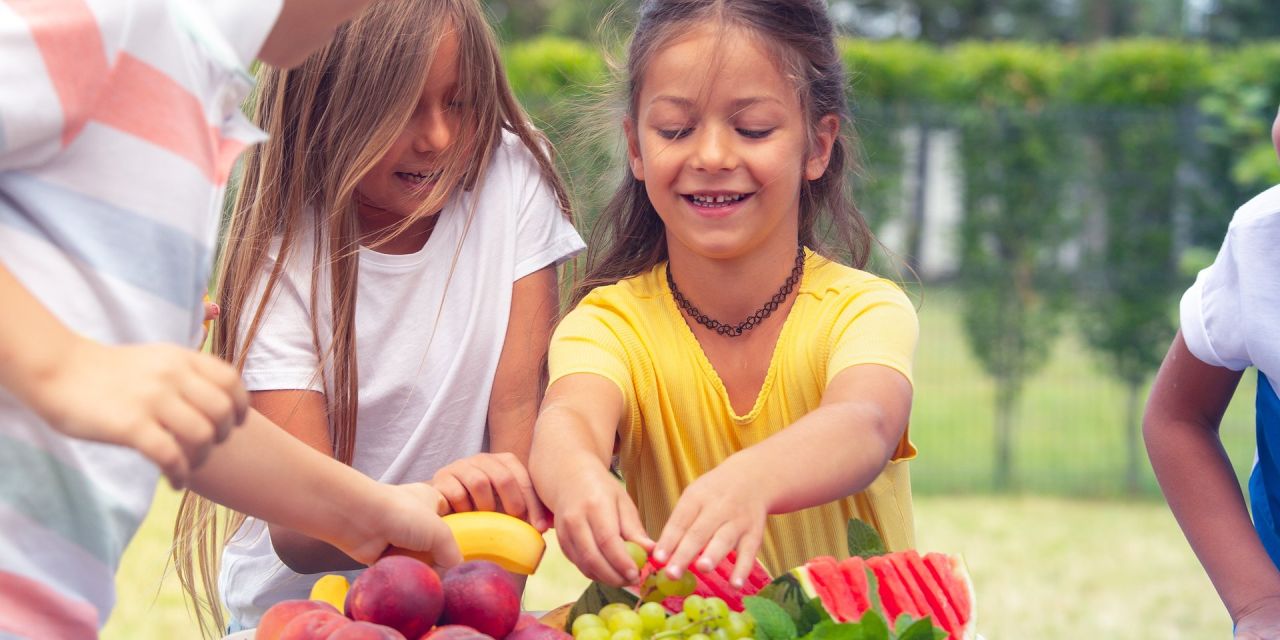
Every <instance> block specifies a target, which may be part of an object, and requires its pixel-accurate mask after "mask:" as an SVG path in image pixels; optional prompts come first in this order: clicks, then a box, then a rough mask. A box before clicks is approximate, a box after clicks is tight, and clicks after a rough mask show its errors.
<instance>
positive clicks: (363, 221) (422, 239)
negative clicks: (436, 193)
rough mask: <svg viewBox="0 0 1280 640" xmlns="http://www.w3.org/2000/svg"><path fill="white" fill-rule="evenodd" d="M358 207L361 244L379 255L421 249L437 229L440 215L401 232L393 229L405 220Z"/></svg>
mask: <svg viewBox="0 0 1280 640" xmlns="http://www.w3.org/2000/svg"><path fill="white" fill-rule="evenodd" d="M370 209H371V208H370V207H365V206H362V207H361V208H360V244H361V245H362V246H366V247H369V248H371V249H373V250H374V251H377V252H378V253H386V254H392V255H404V254H409V253H414V252H416V251H420V250H422V247H424V246H425V245H426V244H427V240H428V239H429V238H430V237H431V232H432V231H433V230H435V228H436V221H437V220H438V219H439V217H440V216H439V213H436V214H434V215H430V216H422V217H420V218H418V219H416V220H414V221H413V222H411V223H410V224H409V226H408V227H406V228H405V229H404V230H403V231H401V232H399V233H396V230H397V229H399V228H400V226H401V225H402V224H404V219H403V218H399V217H397V216H394V215H393V214H390V213H388V212H386V211H382V210H370Z"/></svg>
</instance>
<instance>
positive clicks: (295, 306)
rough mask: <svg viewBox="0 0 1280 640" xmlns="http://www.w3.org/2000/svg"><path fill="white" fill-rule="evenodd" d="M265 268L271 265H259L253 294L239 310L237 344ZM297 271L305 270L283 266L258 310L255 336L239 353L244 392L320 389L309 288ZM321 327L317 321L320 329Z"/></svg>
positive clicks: (262, 285)
mask: <svg viewBox="0 0 1280 640" xmlns="http://www.w3.org/2000/svg"><path fill="white" fill-rule="evenodd" d="M271 268H272V263H268V264H267V265H265V266H264V267H263V270H262V274H261V276H260V279H259V280H258V282H257V283H256V284H255V285H254V292H253V295H252V296H251V297H249V298H248V300H249V302H248V307H247V308H245V309H242V310H240V318H239V320H240V335H239V340H240V343H241V344H243V343H244V339H245V337H246V335H247V332H248V327H249V325H250V324H251V323H252V322H253V314H254V313H256V311H257V306H258V301H259V300H261V299H262V292H263V290H264V289H265V288H266V283H267V277H268V276H269V275H270V273H271ZM299 273H309V272H308V271H305V270H301V269H289V270H287V271H286V273H285V274H284V275H282V276H281V278H280V281H279V282H277V283H276V286H275V289H274V291H272V293H271V299H270V300H269V301H268V302H267V305H266V308H265V309H264V310H263V317H262V322H261V324H260V325H259V327H258V332H257V335H255V336H254V338H253V342H252V343H251V344H250V345H249V346H248V349H247V352H246V354H245V364H244V372H243V374H242V377H243V378H244V384H245V388H246V389H248V390H249V391H277V390H286V389H288V390H310V391H320V392H322V393H323V391H324V388H323V385H322V384H321V380H320V375H319V367H320V357H319V355H318V354H317V353H316V350H315V346H314V345H313V344H312V340H311V318H310V310H311V304H310V302H311V301H310V289H311V287H310V284H309V283H307V282H305V280H303V279H302V278H299V277H298V275H297V274H299ZM323 326H324V325H323V323H322V324H321V327H322V330H323Z"/></svg>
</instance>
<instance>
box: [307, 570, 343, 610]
mask: <svg viewBox="0 0 1280 640" xmlns="http://www.w3.org/2000/svg"><path fill="white" fill-rule="evenodd" d="M350 588H351V585H350V584H349V583H348V582H347V577H346V576H342V575H338V574H336V573H330V574H328V575H323V576H320V579H319V580H316V583H315V584H314V585H312V586H311V597H310V598H309V599H310V600H319V601H321V602H328V603H329V604H331V605H333V606H334V608H336V609H337V610H338V611H342V610H343V606H344V604H345V603H346V601H347V590H349V589H350Z"/></svg>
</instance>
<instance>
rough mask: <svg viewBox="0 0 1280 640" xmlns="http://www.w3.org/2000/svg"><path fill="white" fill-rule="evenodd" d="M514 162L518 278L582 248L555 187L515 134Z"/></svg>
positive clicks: (583, 245) (571, 254)
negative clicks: (516, 151)
mask: <svg viewBox="0 0 1280 640" xmlns="http://www.w3.org/2000/svg"><path fill="white" fill-rule="evenodd" d="M513 140H514V142H510V141H508V142H506V144H515V145H517V146H519V150H518V156H519V159H518V160H517V161H516V164H517V166H516V167H515V170H514V171H513V172H512V177H513V180H514V182H515V183H516V184H514V185H512V186H514V187H516V188H515V189H513V193H515V194H517V195H516V207H517V216H516V270H515V279H516V280H519V279H520V278H523V277H525V276H527V275H529V274H531V273H533V272H534V271H537V270H539V269H541V268H543V267H546V266H548V265H558V264H560V263H561V262H564V261H565V260H568V259H570V258H572V257H573V256H575V255H577V254H578V252H580V251H582V250H583V249H585V248H586V244H584V243H583V241H582V237H581V236H580V235H578V231H577V230H576V229H574V227H573V223H572V222H571V221H570V220H569V218H568V217H567V216H565V215H564V212H563V211H561V210H560V205H559V203H558V202H557V201H556V196H555V191H554V190H553V189H552V188H551V185H550V184H548V183H547V180H546V178H545V177H544V176H543V175H542V170H541V168H540V167H539V166H538V163H537V161H536V160H534V157H533V154H532V153H530V152H529V150H528V149H525V148H524V147H523V143H522V142H520V140H519V138H514V137H513Z"/></svg>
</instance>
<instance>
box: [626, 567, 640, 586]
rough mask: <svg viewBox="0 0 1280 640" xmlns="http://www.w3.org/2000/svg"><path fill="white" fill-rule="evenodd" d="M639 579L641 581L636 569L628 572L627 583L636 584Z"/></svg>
mask: <svg viewBox="0 0 1280 640" xmlns="http://www.w3.org/2000/svg"><path fill="white" fill-rule="evenodd" d="M638 579H640V574H639V573H638V572H636V570H635V569H632V570H630V571H628V572H627V582H628V583H631V584H635V581H636V580H638Z"/></svg>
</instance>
